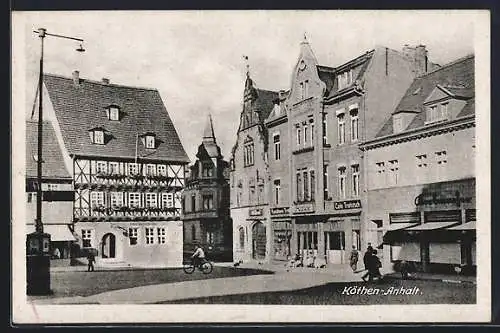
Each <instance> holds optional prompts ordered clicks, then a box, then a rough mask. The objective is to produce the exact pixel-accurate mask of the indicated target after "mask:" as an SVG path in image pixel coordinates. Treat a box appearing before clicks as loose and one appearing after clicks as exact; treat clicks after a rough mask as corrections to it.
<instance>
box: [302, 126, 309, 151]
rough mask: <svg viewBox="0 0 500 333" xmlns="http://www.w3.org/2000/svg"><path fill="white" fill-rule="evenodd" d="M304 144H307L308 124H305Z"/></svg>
mask: <svg viewBox="0 0 500 333" xmlns="http://www.w3.org/2000/svg"><path fill="white" fill-rule="evenodd" d="M303 127H304V146H307V139H308V137H307V124H304V126H303Z"/></svg>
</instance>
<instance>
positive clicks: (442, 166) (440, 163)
mask: <svg viewBox="0 0 500 333" xmlns="http://www.w3.org/2000/svg"><path fill="white" fill-rule="evenodd" d="M447 163H448V160H447V157H446V151H445V150H443V151H438V152H436V164H437V177H438V179H442V178H444V177H446V164H447Z"/></svg>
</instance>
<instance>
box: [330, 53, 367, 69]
mask: <svg viewBox="0 0 500 333" xmlns="http://www.w3.org/2000/svg"><path fill="white" fill-rule="evenodd" d="M373 52H375V49H371V50H368V51H366V52H365V53H362V54H360V55H359V56H357V57H355V58H352V59H351V60H348V61H346V62H344V63H342V64H340V65H338V66H335V67H331V66H324V65H321V66H323V67H331V68H333V69H335V70H337V68H340V67H344V66H346V65H348V64H349V63H351V62H355V61H356V60H359V59H361V58H363V57H366V56H368V55H369V54H373Z"/></svg>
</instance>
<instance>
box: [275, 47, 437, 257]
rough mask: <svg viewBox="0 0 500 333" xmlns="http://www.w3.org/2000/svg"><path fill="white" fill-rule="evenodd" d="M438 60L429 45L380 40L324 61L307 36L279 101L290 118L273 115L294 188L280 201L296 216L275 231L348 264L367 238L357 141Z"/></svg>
mask: <svg viewBox="0 0 500 333" xmlns="http://www.w3.org/2000/svg"><path fill="white" fill-rule="evenodd" d="M435 66H436V65H434V64H432V63H431V62H430V61H428V59H427V51H426V50H425V47H424V46H418V47H414V48H412V47H409V46H405V48H404V49H403V51H401V52H399V51H395V50H391V49H388V48H385V47H377V48H376V49H374V50H372V51H369V52H366V53H364V54H362V55H360V56H359V57H357V58H355V59H352V60H350V61H348V62H346V63H344V64H341V65H340V66H337V67H328V66H322V65H320V64H319V63H318V61H317V59H316V56H315V55H314V52H313V50H312V49H311V47H310V45H309V43H308V41H307V40H304V41H303V42H302V43H301V50H300V55H299V58H298V61H297V63H296V65H295V67H294V69H293V72H292V78H291V83H290V84H291V85H290V90H289V92H287V93H286V98H284V99H283V101H281V102H280V108H281V109H283V110H284V111H283V112H286V117H285V116H283V115H282V116H281V118H279V117H278V119H276V120H273V119H269V121H268V126H270V128H272V130H271V129H270V130H269V131H268V141H269V142H270V143H272V142H273V141H272V140H273V138H272V136H273V135H274V134H275V132H276V131H280V130H283V131H285V133H283V134H284V135H283V136H286V137H287V138H286V139H285V140H286V142H287V156H281V158H280V159H283V162H285V161H286V162H287V163H288V165H287V167H286V169H285V170H288V177H285V178H286V179H279V180H280V183H279V184H280V186H281V188H287V189H288V191H287V196H288V204H280V205H282V206H283V207H288V216H289V217H290V223H288V224H286V223H285V224H283V223H279V224H278V223H277V224H276V226H277V228H276V230H277V232H276V233H277V234H283V231H281V230H283V228H286V231H285V233H286V234H290V235H291V239H290V252H291V253H292V254H297V253H298V254H302V255H303V257H305V256H306V255H307V256H313V257H314V258H315V260H316V261H317V262H318V263H319V264H320V265H322V264H329V263H333V264H338V263H346V262H347V259H348V256H349V253H350V249H351V248H352V247H353V246H354V247H356V248H357V249H360V248H361V247H362V244H366V240H365V239H363V237H364V236H363V233H364V229H365V226H364V224H365V223H364V221H365V217H364V215H363V212H364V209H365V206H366V203H365V197H366V196H365V186H364V181H365V177H364V172H365V170H364V169H363V152H362V151H361V150H360V147H359V145H360V144H361V143H362V142H364V141H365V140H367V139H368V138H370V137H374V136H375V134H376V133H377V130H378V129H379V128H380V126H382V124H383V122H384V121H385V119H386V118H387V117H388V116H389V115H390V113H391V112H392V111H391V110H393V109H394V107H395V106H396V105H397V103H398V102H399V100H400V99H401V97H402V96H403V95H404V93H405V92H406V89H407V88H408V86H409V85H410V84H411V82H412V80H413V79H414V78H415V76H416V75H419V74H421V73H424V72H426V71H428V70H430V69H431V68H434V67H435ZM284 124H286V125H284ZM285 129H286V130H285ZM280 133H281V132H280ZM283 136H282V135H281V134H280V136H279V138H280V140H283ZM273 148H274V147H273V146H272V144H271V145H270V149H271V150H272V149H273ZM281 149H282V150H283V144H282V145H281ZM272 154H273V152H272V151H270V156H272ZM270 160H272V158H271V159H270ZM270 164H271V163H270ZM278 164H281V163H278ZM276 166H277V168H274V169H273V170H276V169H279V168H284V166H278V165H276ZM278 175H279V174H278ZM280 177H281V175H279V176H275V175H274V174H271V179H273V180H274V179H275V178H276V179H278V178H280ZM270 190H273V185H272V184H270ZM278 211H280V210H276V212H278ZM281 211H282V212H285V210H281ZM275 237H278V236H277V235H276V236H275Z"/></svg>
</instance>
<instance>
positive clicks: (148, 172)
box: [146, 164, 156, 176]
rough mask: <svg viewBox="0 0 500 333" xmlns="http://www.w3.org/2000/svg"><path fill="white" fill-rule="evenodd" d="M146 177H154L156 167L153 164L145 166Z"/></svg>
mask: <svg viewBox="0 0 500 333" xmlns="http://www.w3.org/2000/svg"><path fill="white" fill-rule="evenodd" d="M146 175H148V176H154V175H156V165H154V164H148V165H147V166H146Z"/></svg>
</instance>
